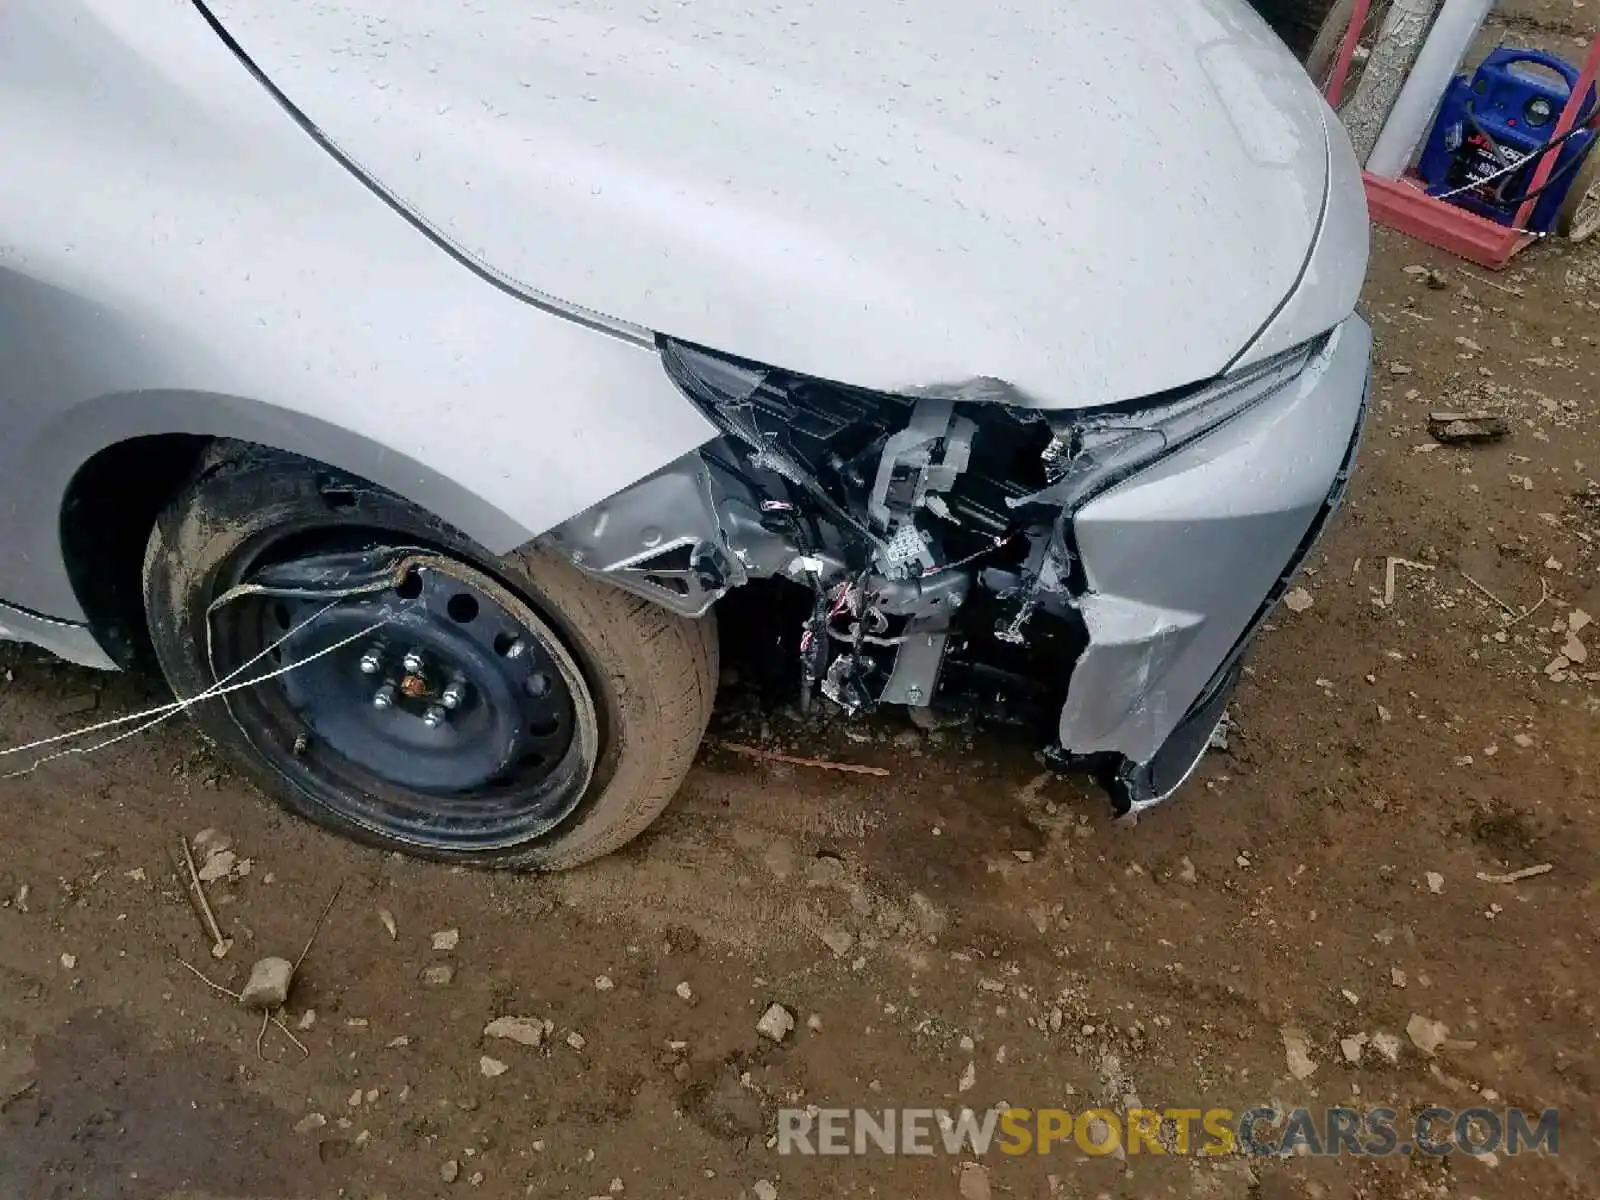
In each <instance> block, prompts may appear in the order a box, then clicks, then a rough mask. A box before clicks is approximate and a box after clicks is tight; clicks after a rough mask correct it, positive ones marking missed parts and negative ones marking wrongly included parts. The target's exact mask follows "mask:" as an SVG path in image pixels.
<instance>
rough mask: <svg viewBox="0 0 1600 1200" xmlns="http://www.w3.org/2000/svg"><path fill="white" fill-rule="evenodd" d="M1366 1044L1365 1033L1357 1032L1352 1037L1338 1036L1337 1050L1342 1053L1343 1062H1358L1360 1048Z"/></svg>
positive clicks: (1359, 1060) (1359, 1059)
mask: <svg viewBox="0 0 1600 1200" xmlns="http://www.w3.org/2000/svg"><path fill="white" fill-rule="evenodd" d="M1366 1044H1367V1035H1366V1034H1364V1033H1358V1034H1355V1035H1354V1036H1352V1037H1347V1038H1340V1039H1339V1050H1340V1052H1341V1053H1343V1054H1344V1060H1345V1062H1349V1063H1358V1064H1359V1063H1360V1062H1361V1051H1362V1048H1363V1047H1365V1046H1366Z"/></svg>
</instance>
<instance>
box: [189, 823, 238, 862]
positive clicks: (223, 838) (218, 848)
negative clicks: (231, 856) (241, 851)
mask: <svg viewBox="0 0 1600 1200" xmlns="http://www.w3.org/2000/svg"><path fill="white" fill-rule="evenodd" d="M232 845H233V839H232V838H231V837H229V836H228V835H227V834H225V833H223V832H222V831H221V830H220V829H211V828H206V829H202V830H201V831H200V832H199V833H197V834H195V835H194V848H195V850H196V851H198V852H199V853H200V854H201V855H203V856H206V857H209V856H211V855H213V854H220V853H222V851H224V850H227V849H229V848H230V847H231V846H232Z"/></svg>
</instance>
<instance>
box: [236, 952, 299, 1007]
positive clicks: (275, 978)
mask: <svg viewBox="0 0 1600 1200" xmlns="http://www.w3.org/2000/svg"><path fill="white" fill-rule="evenodd" d="M293 979H294V964H293V963H292V962H290V961H289V960H288V959H287V958H263V959H258V960H257V961H256V963H255V965H254V966H252V967H251V968H250V978H249V980H248V981H247V982H246V983H245V985H244V988H243V990H241V991H240V993H239V1003H241V1004H243V1005H244V1006H245V1007H246V1008H253V1009H255V1010H256V1011H257V1012H264V1011H270V1010H272V1009H276V1008H282V1007H283V1004H284V1001H286V1000H287V999H288V998H289V984H290V983H291V982H292V981H293Z"/></svg>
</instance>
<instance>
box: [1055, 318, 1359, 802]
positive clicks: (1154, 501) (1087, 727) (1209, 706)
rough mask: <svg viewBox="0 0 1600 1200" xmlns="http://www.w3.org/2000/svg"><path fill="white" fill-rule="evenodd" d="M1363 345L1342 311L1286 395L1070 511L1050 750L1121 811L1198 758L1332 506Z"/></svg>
mask: <svg viewBox="0 0 1600 1200" xmlns="http://www.w3.org/2000/svg"><path fill="white" fill-rule="evenodd" d="M1371 351H1372V333H1371V330H1370V328H1369V327H1368V326H1367V324H1366V322H1365V321H1363V320H1362V319H1361V318H1359V317H1355V316H1352V317H1351V318H1349V319H1348V320H1347V321H1346V322H1345V323H1344V324H1343V325H1341V326H1340V327H1339V328H1338V329H1337V330H1336V331H1335V332H1334V334H1333V335H1332V337H1331V338H1330V340H1329V342H1328V344H1327V346H1326V347H1325V348H1324V349H1323V350H1322V351H1321V353H1320V354H1319V355H1318V357H1317V358H1316V359H1315V360H1313V362H1312V363H1311V364H1310V365H1309V366H1308V367H1307V369H1306V370H1305V371H1304V372H1303V373H1302V374H1301V375H1300V376H1299V378H1298V379H1297V380H1296V381H1295V382H1294V384H1293V385H1292V386H1290V387H1286V388H1284V389H1283V390H1282V391H1281V392H1279V393H1278V394H1276V395H1274V396H1272V397H1271V398H1269V399H1268V400H1266V401H1264V402H1263V403H1261V404H1259V405H1256V406H1255V407H1253V408H1250V409H1248V410H1246V411H1245V412H1243V413H1241V414H1240V415H1239V416H1238V417H1237V418H1235V419H1234V420H1232V421H1229V422H1228V423H1227V424H1225V425H1223V426H1221V427H1220V428H1218V429H1216V430H1215V431H1213V432H1212V433H1210V434H1209V435H1207V436H1206V437H1204V438H1202V439H1200V440H1199V441H1197V442H1195V443H1193V444H1191V445H1189V446H1187V447H1185V448H1184V449H1183V450H1181V451H1179V452H1178V453H1176V454H1174V455H1171V456H1169V457H1167V458H1164V459H1162V460H1160V461H1159V462H1157V463H1156V464H1154V465H1152V466H1151V467H1150V468H1149V469H1147V470H1146V471H1144V472H1142V473H1140V474H1138V475H1136V476H1134V477H1133V478H1131V479H1129V480H1127V481H1125V482H1124V483H1122V484H1120V485H1119V486H1117V487H1115V488H1113V489H1112V490H1111V491H1109V492H1107V493H1105V494H1104V495H1102V496H1100V497H1098V498H1096V499H1095V500H1093V501H1092V502H1090V503H1089V504H1087V505H1085V506H1084V507H1083V508H1082V509H1081V510H1079V512H1078V513H1077V514H1076V515H1075V516H1074V518H1073V522H1072V526H1073V535H1074V541H1075V544H1076V550H1077V554H1078V556H1079V558H1080V561H1081V564H1082V569H1083V572H1084V576H1085V579H1086V584H1087V587H1086V590H1085V592H1084V594H1083V595H1082V596H1080V597H1079V599H1078V607H1079V610H1080V611H1081V613H1082V615H1083V618H1084V621H1085V624H1086V626H1087V629H1088V633H1089V645H1088V647H1087V648H1086V649H1085V650H1084V652H1083V654H1082V656H1081V657H1080V659H1079V660H1078V663H1077V665H1076V667H1075V669H1074V671H1073V675H1072V679H1071V683H1070V685H1069V688H1068V692H1067V700H1066V704H1065V705H1064V706H1063V708H1062V712H1061V721H1060V738H1061V745H1062V747H1063V749H1064V750H1065V751H1066V752H1067V754H1068V756H1069V757H1070V758H1071V759H1073V760H1076V761H1079V762H1083V763H1085V764H1087V765H1090V766H1091V767H1094V768H1096V773H1097V774H1098V775H1099V777H1100V778H1101V780H1102V782H1104V783H1105V784H1106V785H1107V786H1108V787H1109V789H1110V790H1111V792H1112V796H1113V800H1114V802H1115V803H1116V804H1117V806H1118V808H1119V810H1120V811H1124V812H1126V811H1138V810H1140V809H1143V808H1148V807H1150V806H1152V805H1154V804H1157V803H1159V802H1160V801H1161V800H1164V799H1166V798H1167V797H1168V796H1170V795H1171V794H1172V793H1173V792H1174V791H1175V790H1176V789H1177V788H1178V787H1179V786H1180V785H1181V784H1182V783H1183V782H1184V780H1185V779H1187V778H1188V776H1189V774H1190V773H1191V772H1192V771H1193V770H1194V768H1195V766H1196V765H1197V764H1198V763H1199V761H1200V758H1201V757H1202V756H1203V755H1204V753H1205V750H1206V747H1207V745H1208V744H1209V740H1210V736H1211V733H1212V731H1213V730H1214V729H1215V728H1216V726H1217V723H1218V722H1219V721H1220V719H1221V716H1222V712H1223V710H1224V708H1225V707H1226V705H1227V702H1228V698H1229V696H1230V695H1231V694H1232V691H1233V688H1234V685H1235V684H1236V682H1237V680H1238V675H1239V668H1240V663H1241V660H1242V659H1243V657H1244V655H1245V653H1246V652H1247V651H1248V649H1249V646H1250V644H1251V642H1252V641H1253V639H1254V637H1255V635H1256V634H1257V632H1259V630H1260V628H1261V626H1262V624H1263V623H1264V622H1265V621H1266V619H1267V617H1268V616H1269V615H1270V614H1271V612H1272V610H1273V609H1274V607H1275V606H1276V605H1277V603H1278V601H1279V600H1280V599H1281V598H1282V596H1283V594H1284V593H1285V592H1286V591H1287V590H1288V587H1289V585H1290V582H1291V581H1292V579H1293V577H1294V575H1295V574H1296V572H1297V571H1298V570H1299V568H1300V566H1301V565H1302V564H1303V563H1304V561H1305V559H1306V557H1307V556H1308V555H1309V554H1310V553H1311V550H1312V548H1313V547H1314V546H1315V544H1316V542H1317V540H1318V538H1319V537H1320V536H1321V534H1322V533H1323V531H1324V530H1325V529H1326V527H1327V524H1328V521H1329V519H1330V518H1331V516H1332V515H1333V513H1334V511H1335V509H1336V508H1337V507H1338V505H1339V503H1340V501H1341V500H1342V499H1343V496H1344V492H1345V488H1346V486H1347V484H1348V481H1349V477H1350V471H1351V467H1352V465H1353V463H1354V459H1355V455H1356V449H1357V446H1358V444H1359V442H1360V438H1361V431H1362V426H1363V423H1364V420H1365V415H1366V409H1367V398H1368V394H1369V388H1370V381H1371V369H1370V362H1371Z"/></svg>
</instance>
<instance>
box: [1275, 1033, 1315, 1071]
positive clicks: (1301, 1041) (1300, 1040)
mask: <svg viewBox="0 0 1600 1200" xmlns="http://www.w3.org/2000/svg"><path fill="white" fill-rule="evenodd" d="M1278 1032H1279V1034H1280V1035H1281V1036H1282V1037H1283V1051H1284V1054H1285V1056H1286V1057H1287V1058H1288V1060H1289V1074H1291V1075H1293V1076H1294V1077H1295V1078H1296V1079H1309V1078H1310V1077H1311V1076H1312V1075H1313V1074H1315V1073H1316V1070H1317V1064H1316V1063H1315V1062H1313V1061H1312V1059H1311V1043H1310V1041H1309V1040H1307V1038H1306V1035H1305V1033H1304V1032H1303V1031H1302V1030H1299V1029H1294V1028H1291V1027H1290V1026H1287V1025H1285V1026H1284V1027H1283V1028H1282V1029H1280V1030H1279V1031H1278Z"/></svg>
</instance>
